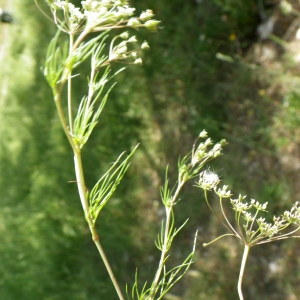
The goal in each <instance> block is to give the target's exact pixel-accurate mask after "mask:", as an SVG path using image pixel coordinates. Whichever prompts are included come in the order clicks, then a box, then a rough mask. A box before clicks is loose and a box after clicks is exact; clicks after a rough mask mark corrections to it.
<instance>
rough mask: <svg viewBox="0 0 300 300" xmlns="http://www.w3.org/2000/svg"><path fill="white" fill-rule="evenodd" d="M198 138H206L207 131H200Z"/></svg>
mask: <svg viewBox="0 0 300 300" xmlns="http://www.w3.org/2000/svg"><path fill="white" fill-rule="evenodd" d="M199 137H201V138H206V137H207V131H206V130H202V131H201V132H200V134H199Z"/></svg>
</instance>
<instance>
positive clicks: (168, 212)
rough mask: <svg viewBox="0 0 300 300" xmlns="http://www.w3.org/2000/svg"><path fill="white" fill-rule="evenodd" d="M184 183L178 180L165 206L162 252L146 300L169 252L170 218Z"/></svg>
mask: <svg viewBox="0 0 300 300" xmlns="http://www.w3.org/2000/svg"><path fill="white" fill-rule="evenodd" d="M184 183H185V182H184V181H183V180H180V179H179V182H178V186H177V189H176V192H175V194H174V196H173V197H172V199H171V201H170V204H169V206H166V225H165V233H164V243H163V247H162V251H161V256H160V261H159V265H158V270H157V272H156V274H155V278H154V281H153V284H152V287H151V291H150V295H149V297H148V298H147V300H153V299H154V296H155V291H156V287H157V285H158V283H159V279H160V276H161V272H162V270H163V267H164V265H165V259H166V255H167V252H168V250H169V247H168V244H169V241H170V239H169V234H170V222H171V218H172V211H173V207H174V205H175V202H176V199H177V197H178V195H179V192H180V190H181V189H182V187H183V185H184Z"/></svg>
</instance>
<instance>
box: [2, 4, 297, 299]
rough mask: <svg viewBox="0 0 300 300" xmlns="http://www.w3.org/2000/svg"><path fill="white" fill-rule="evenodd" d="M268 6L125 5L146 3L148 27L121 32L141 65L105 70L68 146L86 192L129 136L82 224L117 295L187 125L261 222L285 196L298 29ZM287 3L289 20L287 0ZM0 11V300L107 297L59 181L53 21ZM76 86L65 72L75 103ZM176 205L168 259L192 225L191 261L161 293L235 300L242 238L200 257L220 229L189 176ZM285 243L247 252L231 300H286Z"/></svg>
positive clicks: (142, 250)
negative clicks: (123, 161)
mask: <svg viewBox="0 0 300 300" xmlns="http://www.w3.org/2000/svg"><path fill="white" fill-rule="evenodd" d="M281 2H282V1H280V0H276V1H275V0H186V1H179V0H173V1H168V0H133V1H131V4H132V6H133V7H136V8H137V13H140V12H141V11H143V10H145V9H147V8H149V9H152V10H153V11H154V13H155V15H156V19H158V20H161V21H162V23H161V29H160V30H159V31H158V33H149V32H147V31H142V30H141V31H138V32H135V34H136V35H138V37H139V38H140V39H141V40H144V39H146V40H147V41H148V42H149V44H150V46H151V49H150V50H149V51H148V52H146V53H145V54H144V59H143V60H144V65H143V66H142V67H136V66H134V67H131V68H129V69H127V70H126V71H125V72H124V73H122V74H120V75H119V76H118V77H117V81H118V84H117V86H116V88H115V89H114V90H113V92H112V93H111V96H110V99H109V102H108V104H107V106H106V108H105V110H104V113H103V115H102V117H101V120H100V122H99V124H98V125H97V129H96V130H95V132H94V133H93V135H92V137H91V140H90V141H89V142H88V144H87V146H86V149H85V150H84V152H83V156H84V164H85V166H86V170H85V171H86V178H87V184H88V188H91V187H92V186H93V184H94V183H95V181H96V180H97V179H98V178H99V176H100V175H101V174H102V173H103V171H104V170H106V169H107V167H108V164H109V163H110V162H112V161H114V160H115V159H116V157H117V156H118V155H119V154H120V153H121V152H122V151H124V150H128V149H130V147H132V146H133V145H135V144H136V143H141V146H140V148H139V150H138V152H137V153H136V154H135V156H134V158H133V162H132V165H131V167H130V170H129V172H128V173H127V175H126V178H125V180H124V181H123V182H122V184H121V185H120V186H119V189H118V190H117V192H116V194H115V195H114V197H113V198H112V199H111V201H110V202H109V204H108V205H107V206H106V207H105V209H104V211H103V213H101V214H100V219H99V220H98V226H99V231H100V232H101V234H100V238H101V239H102V244H103V247H104V248H105V249H106V253H107V256H108V258H109V260H110V261H111V264H112V267H113V269H114V271H115V274H116V277H117V278H118V280H119V281H120V285H121V286H122V287H123V288H124V289H125V285H126V283H127V284H129V286H131V285H132V284H133V282H134V274H135V271H136V269H138V272H139V277H140V280H141V283H142V282H144V281H148V282H149V281H151V279H152V278H153V275H154V272H155V268H156V266H157V264H158V257H159V253H158V251H157V249H156V248H155V245H154V240H155V238H156V236H157V232H158V229H159V225H160V222H161V218H162V216H163V214H162V213H163V211H162V205H161V204H160V200H159V187H160V186H161V185H162V183H163V179H164V173H165V167H166V165H169V166H170V178H171V181H173V182H174V181H175V180H176V166H177V160H178V157H179V156H180V155H181V156H183V155H185V154H186V153H187V152H188V151H190V149H191V146H192V144H193V141H194V139H195V138H196V137H197V135H198V134H199V132H200V131H202V130H203V129H206V130H207V131H208V132H209V134H210V136H211V137H212V138H213V139H214V140H215V141H218V140H219V139H221V138H226V139H227V140H228V141H229V143H230V144H229V146H227V147H226V148H225V151H224V156H222V157H221V158H218V160H217V161H216V162H214V163H213V164H212V165H211V167H212V168H214V169H215V170H217V171H218V173H219V174H220V176H221V177H222V180H223V183H224V184H229V185H230V188H231V189H232V190H233V192H234V194H235V196H237V195H238V194H239V193H243V194H246V195H248V197H249V198H255V199H256V200H259V201H261V202H266V201H268V202H269V211H271V212H272V213H270V215H269V217H270V218H272V215H273V214H277V215H279V214H281V213H282V212H283V211H284V210H285V209H289V208H290V207H291V205H292V203H293V202H295V201H297V200H298V201H299V198H300V184H299V169H300V147H299V146H300V129H299V128H300V127H299V125H300V114H299V108H300V80H299V53H300V42H299V40H297V30H298V28H299V24H300V21H299V17H297V16H296V15H293V14H290V15H284V14H283V13H282V12H281V10H280V3H281ZM288 2H289V3H290V4H292V5H293V7H294V8H295V9H298V10H299V11H300V6H299V3H298V1H292V0H289V1H288ZM40 3H41V6H42V7H45V5H43V1H40ZM0 4H1V5H2V7H3V8H4V9H7V10H8V11H10V12H11V13H12V14H13V16H14V19H15V23H14V24H11V25H10V24H0V37H1V42H0V62H1V68H0V86H1V94H0V260H1V263H0V298H1V299H4V300H16V299H22V300H35V299H36V300H40V299H45V300H58V299H62V300H64V299H66V300H67V299H73V300H86V299H89V300H93V299H103V300H115V299H117V296H116V294H115V292H114V289H113V287H112V285H111V283H110V281H109V279H108V276H107V272H106V270H105V269H104V266H103V264H102V262H101V260H100V258H99V257H98V254H97V250H96V248H95V246H94V245H93V242H92V241H91V237H90V233H89V230H88V227H87V225H86V223H85V220H84V217H83V213H82V209H81V204H80V201H79V199H78V196H77V190H76V185H75V184H73V183H69V181H72V180H74V178H75V176H74V171H73V159H72V154H71V150H70V147H69V146H68V144H67V142H66V140H65V137H64V134H63V132H62V130H61V128H60V124H59V121H58V118H57V116H56V112H55V109H54V104H53V101H52V95H51V91H50V88H49V87H48V86H47V83H46V81H45V79H44V77H43V74H42V70H41V67H42V66H43V63H44V58H45V54H46V49H47V45H48V43H49V41H50V39H51V38H52V36H53V35H54V34H55V30H56V29H55V26H54V25H53V24H52V23H51V22H50V21H49V20H48V19H46V18H45V16H43V15H42V14H41V12H40V11H39V10H38V9H37V8H36V6H35V4H34V1H33V0H9V1H8V0H1V1H0ZM270 20H271V21H270ZM268 21H269V22H271V23H272V22H273V25H274V26H273V28H271V29H272V30H271V32H270V33H271V35H270V36H269V37H268V38H264V36H262V35H260V36H259V35H258V33H257V32H258V31H259V32H261V30H262V29H264V28H267V27H266V26H265V25H264V24H266V23H264V22H268ZM264 26H265V27H264ZM258 28H260V29H259V30H258ZM261 28H262V29H261ZM85 78H86V77H85V75H81V76H79V79H78V81H77V83H76V85H74V88H75V89H76V90H75V91H74V95H79V96H78V99H80V97H81V96H82V94H83V93H85V88H86V79H85ZM181 199H182V200H181V202H180V203H179V204H178V207H176V214H177V220H176V222H177V226H179V225H180V224H181V223H182V222H183V221H184V220H185V219H186V218H189V222H188V224H187V226H186V227H185V228H184V229H183V230H182V231H181V232H180V234H179V235H178V237H177V239H176V241H175V242H174V247H173V252H172V256H171V257H170V259H169V266H175V265H176V264H178V263H180V262H181V261H182V260H183V258H184V257H185V256H186V255H187V254H188V253H189V252H190V250H191V247H192V243H193V236H194V233H195V231H196V230H199V235H198V241H197V242H198V245H197V251H196V258H195V263H194V264H193V266H192V267H191V272H189V273H188V274H187V275H186V277H185V278H184V279H183V280H182V281H181V282H180V283H179V284H178V285H177V286H176V287H175V288H173V289H172V291H171V294H169V295H168V296H166V297H165V299H177V300H180V299H184V300H207V299H212V300H214V299H215V300H217V299H218V300H219V299H221V300H223V299H224V300H226V299H228V300H232V299H238V296H237V291H236V284H237V278H238V273H239V264H240V259H241V255H242V251H243V247H242V245H241V244H240V243H239V242H238V241H237V240H235V239H231V238H228V239H222V240H220V241H219V242H218V243H215V244H213V245H211V246H210V247H207V248H203V247H202V243H203V242H208V241H210V240H212V239H213V238H215V237H216V236H217V235H219V234H222V233H225V231H224V229H223V228H222V227H221V225H220V224H218V222H217V221H216V219H215V217H214V216H213V215H211V214H210V213H209V210H208V208H207V206H206V204H205V203H204V199H203V195H202V193H201V191H200V190H199V189H196V188H194V187H193V182H191V183H190V185H189V186H187V187H186V188H185V189H184V191H183V193H182V195H181ZM299 245H300V241H299V240H297V239H294V240H286V241H281V242H276V243H273V244H267V245H265V246H258V247H254V248H253V249H252V250H251V251H250V257H249V260H248V262H247V266H246V274H245V279H244V284H243V286H244V295H245V299H247V300H250V299H253V300H254V299H255V300H257V299H262V300H263V299H266V300H267V299H278V300H284V299H286V300H288V299H289V300H296V299H300V296H299V295H300V285H299V280H300V269H299V265H300V261H299V260H300V259H299V255H300V247H299ZM172 297H173V298H172Z"/></svg>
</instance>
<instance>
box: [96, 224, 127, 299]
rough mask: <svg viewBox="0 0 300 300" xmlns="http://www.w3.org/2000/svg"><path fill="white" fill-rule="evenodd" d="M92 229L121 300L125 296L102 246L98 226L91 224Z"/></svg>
mask: <svg viewBox="0 0 300 300" xmlns="http://www.w3.org/2000/svg"><path fill="white" fill-rule="evenodd" d="M90 230H91V233H92V237H93V241H94V243H95V245H96V247H97V249H98V251H99V254H100V256H101V258H102V260H103V263H104V265H105V267H106V270H107V272H108V274H109V277H110V280H111V281H112V283H113V285H114V287H115V289H116V292H117V294H118V296H119V299H120V300H125V298H124V296H123V294H122V291H121V289H120V287H119V284H118V282H117V280H116V278H115V276H114V273H113V270H112V268H111V266H110V264H109V262H108V259H107V257H106V255H105V252H104V250H103V248H102V246H101V243H100V239H99V235H98V233H97V230H96V228H95V227H94V226H90Z"/></svg>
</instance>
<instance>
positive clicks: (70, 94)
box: [68, 33, 74, 135]
mask: <svg viewBox="0 0 300 300" xmlns="http://www.w3.org/2000/svg"><path fill="white" fill-rule="evenodd" d="M73 44H74V35H73V34H72V33H70V34H69V55H70V56H71V54H72V51H73ZM68 114H69V128H70V133H71V135H73V116H72V70H70V73H69V76H68Z"/></svg>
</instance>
